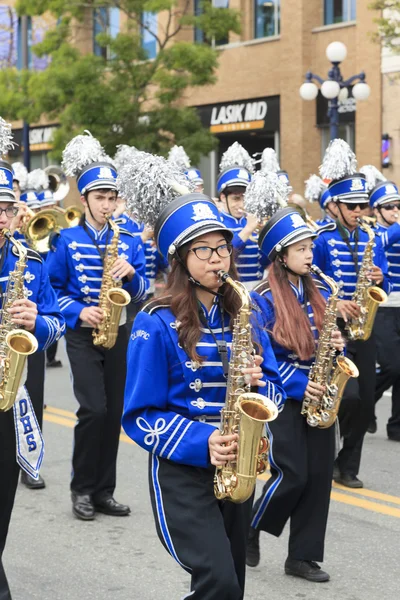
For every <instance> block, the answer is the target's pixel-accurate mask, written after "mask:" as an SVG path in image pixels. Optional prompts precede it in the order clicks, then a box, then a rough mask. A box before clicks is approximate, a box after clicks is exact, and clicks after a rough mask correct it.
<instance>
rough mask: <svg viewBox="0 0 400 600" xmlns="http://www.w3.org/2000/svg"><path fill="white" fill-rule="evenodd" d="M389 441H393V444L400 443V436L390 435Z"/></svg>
mask: <svg viewBox="0 0 400 600" xmlns="http://www.w3.org/2000/svg"><path fill="white" fill-rule="evenodd" d="M388 440H391V441H392V442H400V435H398V434H397V435H393V434H389V433H388Z"/></svg>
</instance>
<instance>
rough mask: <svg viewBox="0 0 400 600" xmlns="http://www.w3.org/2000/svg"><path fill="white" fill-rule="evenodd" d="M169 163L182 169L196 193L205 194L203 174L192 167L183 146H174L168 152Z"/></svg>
mask: <svg viewBox="0 0 400 600" xmlns="http://www.w3.org/2000/svg"><path fill="white" fill-rule="evenodd" d="M168 162H170V163H171V164H173V165H175V166H176V167H178V168H179V169H181V171H182V173H183V174H184V175H185V176H186V178H187V179H188V181H190V182H191V183H192V184H193V186H194V191H195V192H201V193H203V192H204V180H203V178H202V176H201V172H200V170H199V169H197V168H195V167H192V166H191V162H190V158H189V157H188V155H187V154H186V152H185V149H184V147H183V146H176V145H175V146H172V148H171V149H170V151H169V152H168Z"/></svg>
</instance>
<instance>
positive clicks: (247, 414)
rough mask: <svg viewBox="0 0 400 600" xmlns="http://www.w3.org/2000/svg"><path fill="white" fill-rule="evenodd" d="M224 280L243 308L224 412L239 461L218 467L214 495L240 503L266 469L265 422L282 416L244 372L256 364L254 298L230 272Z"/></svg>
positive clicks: (223, 421)
mask: <svg viewBox="0 0 400 600" xmlns="http://www.w3.org/2000/svg"><path fill="white" fill-rule="evenodd" d="M219 276H220V278H221V280H222V281H223V282H225V283H228V284H229V285H231V286H232V287H233V289H234V290H235V292H236V293H237V294H238V295H239V296H240V299H241V301H242V306H241V308H240V310H239V313H238V315H237V317H236V318H235V320H234V324H233V335H232V350H231V357H230V365H229V373H228V382H227V389H226V397H225V406H224V408H223V409H222V410H221V425H220V431H221V435H231V434H234V433H237V434H238V435H239V440H238V448H237V455H236V457H235V460H234V461H232V462H227V463H226V465H225V466H223V467H217V468H216V473H215V479H214V493H215V496H216V497H217V498H218V500H222V499H224V498H226V499H227V500H231V501H232V502H235V503H237V504H240V503H242V502H245V501H246V500H248V499H249V498H250V497H251V495H252V493H253V491H254V488H255V485H256V480H257V475H258V474H259V473H262V472H263V471H264V470H265V467H266V457H267V453H268V445H269V444H268V441H267V439H266V438H265V437H263V432H264V427H265V423H267V422H268V421H273V420H274V419H276V417H277V416H278V409H277V407H276V406H275V404H274V403H273V402H272V401H271V400H269V399H268V398H265V396H262V395H261V394H255V393H253V392H250V385H249V384H246V382H245V378H244V375H243V373H242V369H243V368H246V367H248V366H249V365H251V364H252V359H251V357H252V354H253V345H252V342H251V326H250V315H251V299H250V295H249V292H248V291H247V290H246V288H245V287H244V285H243V284H241V283H239V282H237V281H233V279H232V278H231V277H230V276H229V274H228V273H225V272H224V271H220V272H219Z"/></svg>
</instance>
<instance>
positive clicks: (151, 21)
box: [142, 11, 158, 58]
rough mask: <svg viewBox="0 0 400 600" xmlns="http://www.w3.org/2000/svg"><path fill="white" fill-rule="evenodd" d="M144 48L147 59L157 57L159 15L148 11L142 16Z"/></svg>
mask: <svg viewBox="0 0 400 600" xmlns="http://www.w3.org/2000/svg"><path fill="white" fill-rule="evenodd" d="M142 22H143V26H142V48H143V50H144V51H145V52H146V54H147V58H155V57H156V56H157V40H156V38H155V37H154V36H155V35H157V29H158V27H157V13H155V12H149V11H146V12H144V13H143V15H142Z"/></svg>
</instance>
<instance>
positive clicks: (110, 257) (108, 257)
mask: <svg viewBox="0 0 400 600" xmlns="http://www.w3.org/2000/svg"><path fill="white" fill-rule="evenodd" d="M107 221H108V223H109V225H110V227H111V229H112V231H113V232H114V235H113V238H112V240H111V242H110V243H109V244H108V245H107V247H106V251H105V257H104V264H103V280H102V282H101V289H100V295H99V308H101V309H102V311H103V320H102V322H101V323H100V325H99V326H98V327H97V328H95V329H94V330H93V343H94V345H95V346H103V348H112V347H113V346H114V345H115V342H116V341H117V336H118V328H119V321H120V318H121V312H122V308H123V307H124V306H126V305H127V304H129V302H130V301H131V297H130V295H129V294H128V292H127V291H126V290H123V289H122V281H115V279H113V278H112V276H111V269H112V267H113V265H114V263H115V261H116V260H117V258H118V242H119V227H118V225H117V224H116V223H114V221H113V220H112V219H111V217H107Z"/></svg>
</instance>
